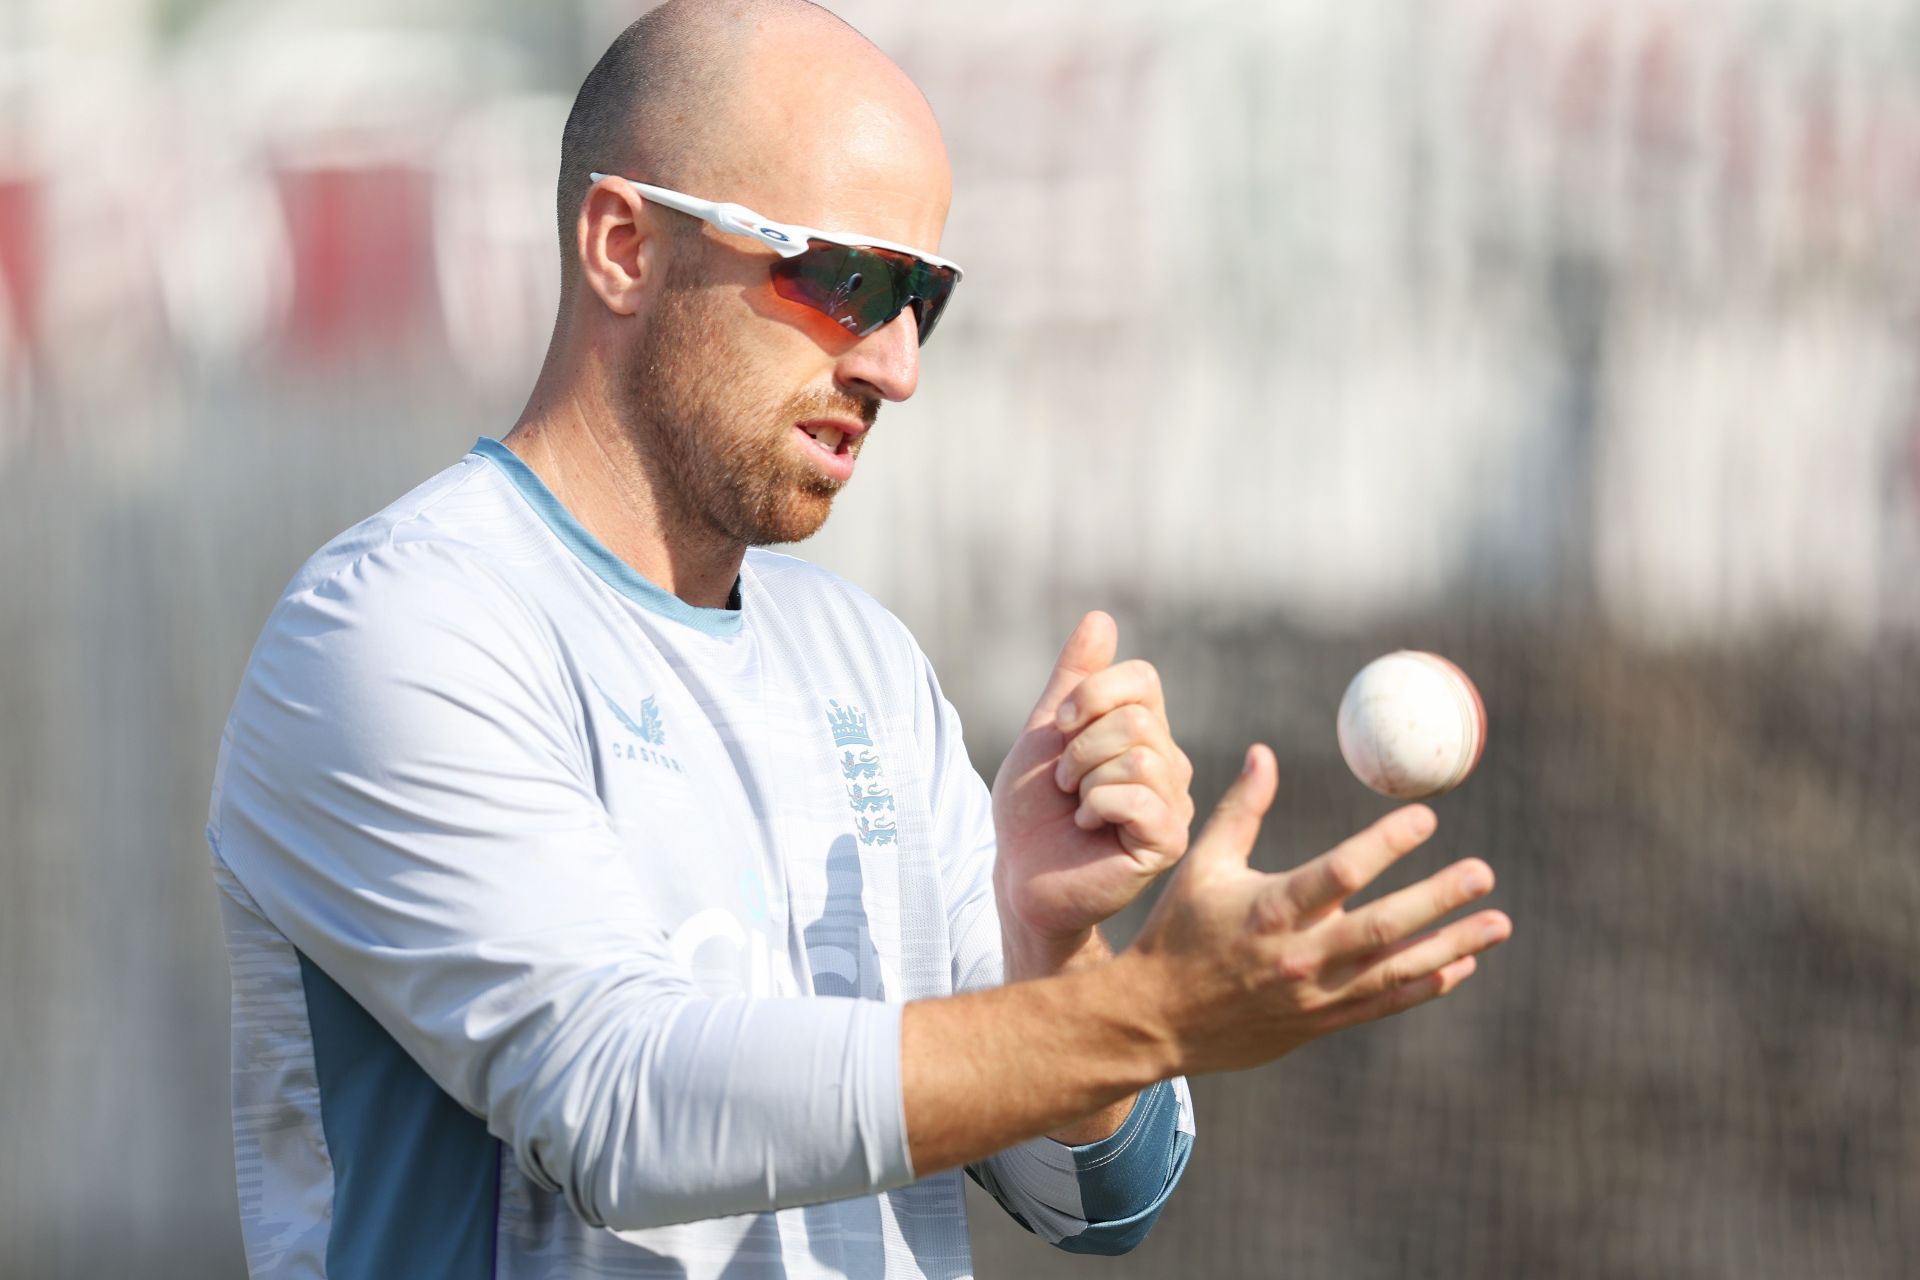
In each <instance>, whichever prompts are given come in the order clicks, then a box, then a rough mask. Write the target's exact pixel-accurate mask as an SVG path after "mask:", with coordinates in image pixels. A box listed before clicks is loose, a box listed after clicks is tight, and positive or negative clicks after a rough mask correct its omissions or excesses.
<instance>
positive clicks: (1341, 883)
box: [1326, 854, 1366, 893]
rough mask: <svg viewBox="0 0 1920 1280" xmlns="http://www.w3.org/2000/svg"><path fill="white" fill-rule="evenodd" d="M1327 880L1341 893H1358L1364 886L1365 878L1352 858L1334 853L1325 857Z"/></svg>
mask: <svg viewBox="0 0 1920 1280" xmlns="http://www.w3.org/2000/svg"><path fill="white" fill-rule="evenodd" d="M1326 872H1327V880H1328V881H1329V882H1330V883H1331V884H1332V885H1333V886H1334V887H1335V888H1336V889H1338V890H1340V892H1342V893H1358V892H1359V891H1360V890H1361V889H1363V888H1365V887H1366V880H1365V879H1364V878H1363V877H1362V876H1361V874H1360V868H1359V867H1357V866H1355V865H1354V862H1353V859H1352V858H1349V857H1346V856H1344V855H1341V854H1335V855H1333V856H1332V857H1330V858H1328V859H1327V866H1326Z"/></svg>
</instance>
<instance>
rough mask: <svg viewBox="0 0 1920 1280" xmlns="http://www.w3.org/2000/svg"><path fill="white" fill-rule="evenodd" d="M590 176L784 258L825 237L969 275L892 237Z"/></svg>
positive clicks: (956, 279) (603, 175)
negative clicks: (777, 216)
mask: <svg viewBox="0 0 1920 1280" xmlns="http://www.w3.org/2000/svg"><path fill="white" fill-rule="evenodd" d="M587 177H589V178H591V179H592V180H593V181H594V182H595V183H601V182H605V181H606V180H607V179H608V178H615V179H618V180H619V181H621V182H624V183H626V184H627V185H628V186H630V187H632V188H633V189H634V190H635V191H638V192H639V193H640V194H641V195H643V196H645V197H646V198H647V199H649V200H652V201H654V202H655V203H656V204H661V205H665V206H666V207H667V208H669V209H674V210H678V211H679V212H681V213H684V214H689V215H691V216H693V217H695V218H698V219H700V220H701V221H702V222H705V223H708V224H709V225H711V226H714V227H718V228H719V229H720V230H722V231H725V232H727V233H728V234H729V235H736V236H746V237H748V238H749V239H752V240H757V241H759V242H760V243H761V244H763V245H765V246H767V247H768V248H769V249H772V250H773V251H774V252H775V253H777V254H779V255H780V256H781V257H783V258H797V257H799V256H800V255H801V254H803V253H805V252H806V251H807V241H809V240H824V241H826V242H827V243H828V244H837V245H843V246H845V247H846V248H849V249H888V250H891V251H893V252H894V253H905V254H910V255H912V256H913V257H916V258H918V259H920V261H922V262H924V263H926V264H927V265H928V266H931V267H941V268H943V269H945V270H948V271H951V272H953V281H954V283H955V284H958V283H960V281H961V280H963V279H965V278H966V274H967V273H966V272H964V271H962V270H961V269H960V264H959V263H957V262H951V261H948V260H947V259H946V258H942V257H940V256H938V255H937V254H931V253H927V252H925V251H924V250H921V249H915V248H913V247H912V246H910V245H904V244H896V243H894V242H893V241H891V240H880V239H876V238H875V237H873V236H856V235H851V234H849V233H847V232H844V231H820V230H818V229H816V228H814V227H803V226H801V225H799V224H798V223H793V222H775V221H773V220H772V219H771V218H763V217H761V216H760V215H759V214H757V213H755V212H754V211H753V210H751V209H749V208H747V207H746V206H745V205H738V204H723V203H719V202H716V201H713V200H702V199H700V197H698V196H690V195H687V194H686V193H685V192H682V191H670V190H668V189H667V188H666V187H656V186H652V185H651V184H649V183H645V182H636V181H634V180H633V179H632V178H626V177H621V175H619V174H617V173H589V174H588V175H587Z"/></svg>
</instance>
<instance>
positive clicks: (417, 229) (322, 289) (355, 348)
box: [275, 164, 433, 360]
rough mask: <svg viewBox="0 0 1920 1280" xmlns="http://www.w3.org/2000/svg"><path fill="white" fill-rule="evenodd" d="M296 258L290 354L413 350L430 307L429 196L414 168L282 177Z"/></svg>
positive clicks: (284, 172) (287, 171)
mask: <svg viewBox="0 0 1920 1280" xmlns="http://www.w3.org/2000/svg"><path fill="white" fill-rule="evenodd" d="M275 177H276V182H277V185H278V188H279V192H280V199H281V202H282V204H283V206H284V207H285V210H286V220H287V233H288V239H289V242H290V244H291V247H292V257H293V307H292V311H291V313H290V315H289V316H288V321H287V326H288V327H287V335H286V338H287V345H288V347H289V348H290V349H291V350H292V351H293V353H294V354H295V355H297V356H299V357H301V358H303V359H314V360H326V359H330V358H334V357H337V356H342V355H346V354H351V353H355V352H361V351H365V350H367V349H369V348H386V349H394V348H395V347H396V346H404V345H406V344H408V343H410V342H413V341H417V340H418V339H419V337H420V336H421V334H422V332H423V330H424V328H425V326H426V323H427V321H428V319H429V306H430V304H431V301H432V285H433V254H432V239H431V236H432V217H431V215H432V209H431V202H432V188H431V181H430V179H429V177H428V175H427V174H426V173H425V172H424V171H422V170H420V169H415V168H412V167H406V166H400V165H391V164H382V165H368V166H364V167H360V166H352V167H347V166H340V167H327V166H312V167H300V168H284V169H281V170H280V171H279V172H278V173H277V174H276V175H275Z"/></svg>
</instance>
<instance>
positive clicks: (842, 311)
mask: <svg viewBox="0 0 1920 1280" xmlns="http://www.w3.org/2000/svg"><path fill="white" fill-rule="evenodd" d="M589 176H590V177H591V178H592V179H593V181H595V182H602V181H604V180H606V179H607V178H609V177H618V176H619V175H617V174H606V173H594V174H591V175H589ZM620 180H621V181H622V182H624V183H626V184H627V185H628V186H630V187H632V188H633V189H634V190H635V191H637V192H639V193H640V194H641V195H643V196H645V197H646V198H647V199H649V200H651V201H653V202H654V203H655V204H658V205H662V206H664V207H666V208H668V209H673V210H675V211H677V212H679V213H684V214H687V215H688V216H690V217H694V218H698V219H700V220H701V221H702V222H706V223H708V224H710V225H712V226H714V227H717V228H718V229H720V230H721V231H724V232H726V233H728V234H729V235H736V236H752V237H753V238H754V239H756V240H758V241H760V242H761V243H762V244H765V245H767V246H768V247H769V248H771V249H773V251H774V252H775V253H777V254H779V255H780V256H779V258H778V259H777V260H775V261H774V262H773V263H772V264H771V266H770V267H769V274H770V275H771V276H772V282H773V291H774V292H775V293H776V294H778V295H779V296H780V297H782V298H785V299H786V300H788V301H789V302H797V303H799V304H800V305H801V306H804V307H810V308H812V309H813V310H815V311H818V312H820V313H821V314H822V315H824V316H826V317H827V318H828V319H830V320H832V321H834V323H836V324H838V325H840V326H841V327H842V328H844V329H846V330H847V331H848V332H849V333H852V334H853V335H855V336H856V337H865V336H866V335H867V334H869V333H872V332H874V331H875V330H877V329H879V328H881V327H882V326H883V325H886V324H888V323H890V322H891V321H892V320H893V318H894V317H895V316H898V315H899V314H900V313H901V312H902V311H905V310H906V309H907V308H909V307H911V308H912V309H913V318H914V323H915V324H916V325H917V326H918V328H919V332H920V341H921V342H922V343H925V342H926V340H927V338H928V337H929V336H930V335H931V334H932V333H933V327H934V325H935V324H937V323H939V320H940V313H941V312H942V311H944V310H945V309H946V306H947V301H948V299H949V298H951V297H952V296H953V289H954V286H955V285H957V284H959V283H960V278H961V274H962V273H961V270H960V265H959V264H958V263H955V262H949V261H947V260H946V259H945V258H940V257H936V256H934V255H933V254H930V253H921V252H920V251H919V250H917V249H913V248H909V247H908V246H906V245H903V244H895V243H893V242H892V241H891V240H880V239H876V238H874V237H871V236H856V235H849V234H847V233H846V232H841V231H816V230H814V229H813V228H812V227H801V226H795V225H794V224H792V223H782V224H780V225H778V226H776V225H773V224H771V223H769V222H768V220H767V219H765V218H763V217H761V216H760V215H759V214H757V213H755V212H754V211H753V210H751V209H747V208H744V207H742V206H740V205H737V204H720V203H716V202H715V201H712V200H702V199H700V198H699V197H698V196H690V195H687V194H686V193H684V192H680V191H670V190H668V189H667V188H665V187H655V186H650V185H648V184H647V183H644V182H635V181H634V180H633V179H632V178H621V179H620Z"/></svg>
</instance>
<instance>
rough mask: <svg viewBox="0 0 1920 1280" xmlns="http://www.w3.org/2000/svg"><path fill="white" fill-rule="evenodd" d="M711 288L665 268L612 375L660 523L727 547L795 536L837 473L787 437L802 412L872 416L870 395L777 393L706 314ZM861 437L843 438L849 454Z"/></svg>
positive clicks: (817, 512) (810, 522)
mask: <svg viewBox="0 0 1920 1280" xmlns="http://www.w3.org/2000/svg"><path fill="white" fill-rule="evenodd" d="M713 296H715V295H713V294H710V293H708V292H704V291H701V290H698V289H690V288H682V287H678V286H677V284H676V282H675V281H674V280H673V279H672V278H671V269H670V275H669V279H668V281H667V284H666V288H665V290H664V291H663V293H662V295H661V298H660V302H659V304H658V306H657V308H656V310H655V312H654V314H653V315H652V316H651V317H649V323H648V325H647V328H646V331H645V333H644V334H643V335H642V336H641V338H640V339H639V341H638V342H637V343H636V345H635V347H634V350H633V352H632V354H631V357H630V358H629V359H628V360H627V361H626V364H625V369H624V372H623V376H622V383H623V388H622V389H623V391H624V392H625V402H626V405H627V408H628V410H629V412H630V414H631V419H630V426H631V429H632V430H633V432H634V435H635V439H636V443H637V444H638V445H639V446H640V449H641V451H642V455H643V456H644V457H647V458H650V459H652V460H654V461H655V462H656V463H657V469H656V474H655V479H656V482H657V484H658V487H659V495H658V496H659V499H660V502H661V507H662V515H663V517H665V518H667V519H669V520H670V521H671V522H672V523H671V524H670V526H669V531H670V533H674V532H679V533H685V534H691V535H692V536H695V537H698V536H701V535H702V534H705V535H707V536H714V535H718V537H719V538H720V539H722V540H724V541H725V542H727V543H731V544H733V545H735V546H740V545H745V546H751V547H761V546H767V545H769V544H771V543H779V542H800V541H802V540H804V539H806V538H810V537H812V536H813V535H814V533H815V532H817V531H818V530H819V528H820V526H821V525H822V524H824V523H826V519H827V515H828V513H829V512H830V511H831V510H832V507H833V499H834V497H835V496H836V495H837V494H838V493H839V492H840V490H841V489H842V488H844V487H845V482H844V481H840V480H836V479H834V478H833V477H832V476H828V475H823V474H822V473H821V472H820V471H819V470H818V469H817V468H816V467H814V466H813V465H812V464H811V463H809V462H808V461H807V459H806V457H805V456H804V455H803V454H802V453H801V451H800V450H799V449H796V448H795V447H794V444H793V442H792V440H791V437H792V435H793V429H794V424H795V423H799V422H805V421H807V420H809V419H812V418H824V417H838V418H857V419H859V420H860V421H861V422H864V423H866V424H867V425H868V426H872V425H873V421H874V419H875V417H877V416H878V414H879V412H880V402H879V400H877V399H872V398H862V397H858V396H853V395H849V394H847V393H845V392H842V391H839V390H838V389H836V388H823V389H819V390H816V391H812V392H806V393H802V394H798V395H790V394H789V395H783V394H781V393H780V392H779V391H778V390H777V389H776V388H775V387H774V386H773V385H771V384H772V379H771V378H770V377H769V376H767V375H764V374H761V375H758V376H756V374H755V361H754V358H753V357H752V355H751V354H750V353H748V352H747V351H746V350H743V349H742V345H741V344H740V343H739V342H738V341H737V339H736V337H735V335H734V333H733V332H732V331H730V330H729V329H728V327H727V326H726V325H724V324H723V323H721V322H720V319H719V317H718V316H716V315H715V314H713V309H712V303H711V302H710V301H709V299H710V298H712V297H713ZM865 440H866V437H865V436H864V435H862V436H861V437H859V438H857V439H855V440H853V441H851V442H849V444H848V446H847V447H848V449H849V451H850V452H852V453H853V454H854V456H856V457H857V456H858V455H859V451H860V447H861V445H862V444H864V443H865Z"/></svg>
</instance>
